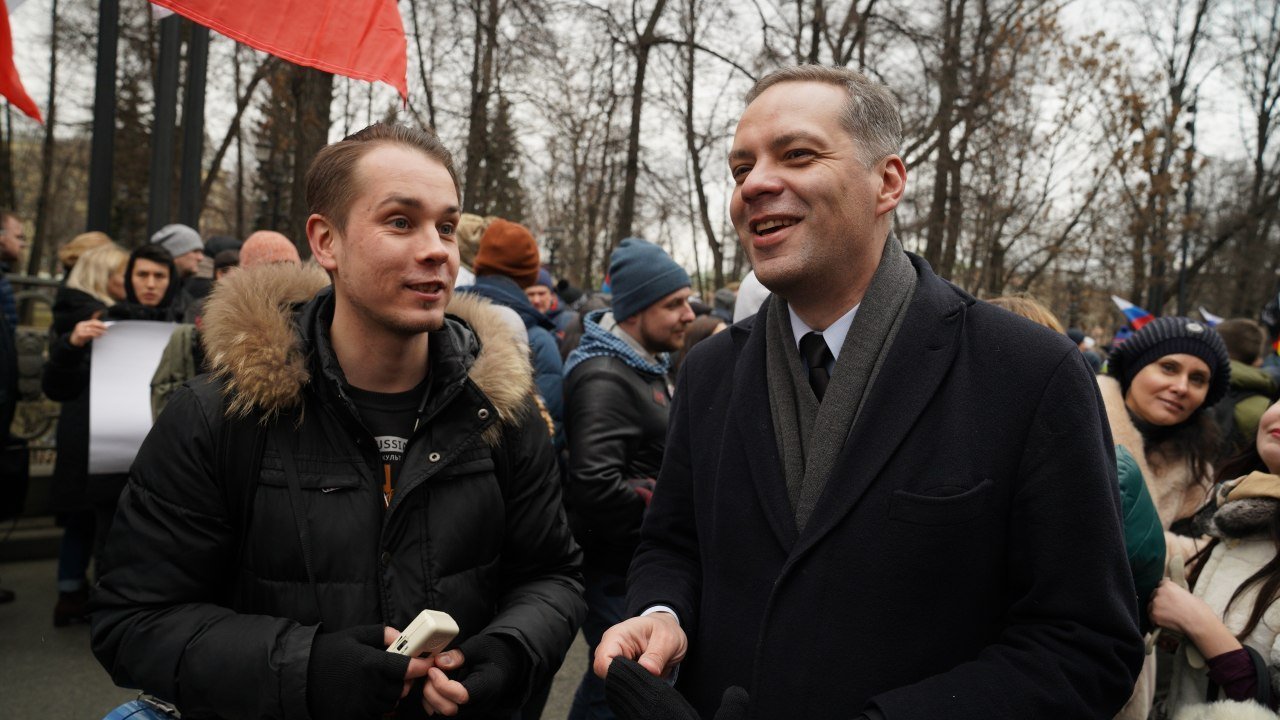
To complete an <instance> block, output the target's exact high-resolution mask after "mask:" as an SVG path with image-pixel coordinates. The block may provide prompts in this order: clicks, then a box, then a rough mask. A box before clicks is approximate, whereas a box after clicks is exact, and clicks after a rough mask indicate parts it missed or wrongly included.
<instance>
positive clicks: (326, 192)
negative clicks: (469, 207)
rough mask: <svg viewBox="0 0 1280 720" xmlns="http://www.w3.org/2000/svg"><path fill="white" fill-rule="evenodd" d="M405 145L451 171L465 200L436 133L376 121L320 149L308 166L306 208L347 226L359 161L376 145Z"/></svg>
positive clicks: (339, 225) (454, 184)
mask: <svg viewBox="0 0 1280 720" xmlns="http://www.w3.org/2000/svg"><path fill="white" fill-rule="evenodd" d="M383 144H388V145H402V146H404V147H408V148H413V149H415V150H419V151H421V152H422V153H423V154H424V155H426V156H427V157H429V158H431V159H432V160H435V161H436V162H438V163H440V164H441V165H443V166H444V168H445V170H448V171H449V177H451V178H453V189H454V191H455V192H457V193H458V200H459V202H461V200H462V190H461V187H460V186H459V184H458V172H457V170H456V169H454V166H453V155H451V154H450V153H449V151H448V149H446V148H445V146H444V144H443V143H441V142H440V138H438V137H436V134H435V133H434V132H431V131H430V130H425V129H419V128H413V127H406V126H404V125H389V124H387V123H374V124H373V125H370V126H369V127H367V128H365V129H363V130H360V131H358V132H355V133H352V134H351V135H348V136H346V137H345V138H343V139H342V140H339V141H338V142H336V143H333V144H331V145H326V146H325V147H324V148H321V150H320V152H318V153H316V156H315V159H313V160H312V161H311V166H310V167H309V168H307V209H308V211H309V212H311V213H313V214H317V215H323V216H325V217H326V218H328V219H329V220H330V221H331V222H333V223H334V224H335V225H336V226H337V227H338V228H341V229H346V227H347V213H348V212H350V210H351V203H353V202H355V197H356V194H357V193H359V191H360V188H359V187H357V183H356V181H355V168H356V163H358V162H359V161H360V158H362V157H364V156H365V154H366V153H368V152H369V151H370V150H372V149H374V148H375V147H377V146H379V145H383Z"/></svg>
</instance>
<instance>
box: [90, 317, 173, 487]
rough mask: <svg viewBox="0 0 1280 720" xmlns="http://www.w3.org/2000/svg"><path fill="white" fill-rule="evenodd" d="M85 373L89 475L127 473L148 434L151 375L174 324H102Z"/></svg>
mask: <svg viewBox="0 0 1280 720" xmlns="http://www.w3.org/2000/svg"><path fill="white" fill-rule="evenodd" d="M107 326H108V328H109V329H108V330H107V334H106V335H103V336H102V337H100V338H97V339H96V340H94V341H93V349H92V352H93V362H92V363H91V366H90V372H89V473H90V474H94V475H96V474H101V473H120V472H128V471H129V466H130V465H132V464H133V458H134V456H136V455H137V454H138V448H140V447H142V440H143V438H145V437H146V436H147V432H148V431H150V430H151V376H153V375H155V373H156V367H157V366H158V365H159V364H160V355H161V354H162V353H163V352H164V348H165V346H166V345H168V344H169V336H170V335H172V334H173V330H174V328H176V327H177V325H176V324H175V323H167V322H148V321H142V320H124V321H121V322H115V323H107Z"/></svg>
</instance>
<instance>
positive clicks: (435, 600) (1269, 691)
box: [0, 66, 1280, 720]
mask: <svg viewBox="0 0 1280 720" xmlns="http://www.w3.org/2000/svg"><path fill="white" fill-rule="evenodd" d="M901 134H902V129H901V120H900V118H899V115H898V110H897V104H896V101H895V100H894V98H893V95H892V94H891V93H890V92H889V91H888V90H887V89H886V88H885V87H884V86H882V85H879V84H877V83H875V82H873V81H871V80H869V79H867V78H866V77H864V76H862V75H861V74H859V73H856V72H853V71H849V70H846V69H840V68H826V67H821V66H797V67H791V68H785V69H782V70H779V71H776V72H774V73H771V74H770V75H768V76H766V77H765V78H763V79H762V80H761V81H760V82H759V83H758V84H757V85H756V87H755V88H754V89H753V90H752V91H751V93H750V94H749V95H748V98H747V104H746V108H745V110H744V113H743V115H742V117H741V120H740V122H739V124H738V127H737V131H736V134H735V136H734V141H733V147H732V150H731V152H730V154H729V170H730V173H731V175H732V177H733V179H734V183H735V185H734V191H733V197H732V199H731V202H730V216H731V218H732V220H733V223H734V226H735V228H736V230H737V232H738V235H739V239H740V241H741V243H742V246H743V249H744V251H745V252H746V254H747V256H748V258H749V259H750V261H751V265H752V268H753V269H752V272H751V273H750V274H749V275H748V276H747V277H746V278H744V279H743V281H742V283H741V284H740V285H739V286H738V287H737V291H736V293H735V292H734V291H733V290H727V291H721V292H717V293H716V294H715V295H714V296H713V297H708V298H699V297H697V296H696V295H695V293H694V292H693V287H692V286H693V283H692V281H691V278H690V277H689V275H688V274H687V272H686V271H685V270H684V269H683V268H682V267H681V266H680V265H679V264H677V263H676V262H675V261H674V260H673V259H672V258H671V257H670V256H669V255H668V253H667V252H665V251H664V250H663V249H662V248H661V247H659V246H657V245H655V244H653V243H650V242H647V241H645V240H643V239H641V238H638V237H631V238H625V239H621V240H620V241H619V242H618V243H617V245H616V247H615V248H614V250H613V251H612V253H611V255H610V257H609V265H608V271H609V272H608V276H607V279H606V282H605V284H604V286H603V287H602V288H601V289H600V290H599V291H592V292H584V291H582V290H580V289H578V288H575V287H573V286H572V285H571V284H570V283H568V282H567V281H566V280H564V279H561V280H559V281H557V280H556V278H555V277H554V275H553V271H554V268H550V267H547V266H546V265H545V264H544V263H543V261H542V257H541V255H540V252H539V249H538V244H537V241H536V239H535V237H534V235H533V233H532V232H531V231H530V230H529V229H528V228H527V227H524V226H523V225H521V224H519V223H517V222H513V221H511V220H508V219H503V218H495V217H481V216H477V215H472V214H469V213H464V212H463V211H462V204H461V202H460V197H459V191H458V179H457V174H456V171H455V169H454V166H453V160H452V157H451V155H450V154H449V152H448V150H447V149H446V148H445V147H444V146H443V145H442V144H441V143H440V141H439V140H438V139H437V138H436V137H435V136H434V135H433V134H431V133H430V132H429V131H423V130H418V129H411V128H406V127H400V126H394V125H386V124H377V125H373V126H370V127H369V128H366V129H364V130H361V131H359V132H357V133H355V134H353V135H351V136H349V137H347V138H345V139H344V140H342V141H340V142H336V143H334V144H331V145H329V146H327V147H326V148H324V149H323V150H322V151H321V152H320V153H319V155H318V156H317V157H316V159H315V160H314V162H313V163H312V165H311V167H310V169H309V171H308V174H307V188H306V199H307V203H308V206H309V208H310V211H311V215H310V218H309V219H308V221H307V225H306V238H305V240H304V241H301V242H300V244H301V245H303V246H305V247H306V248H307V249H309V251H310V253H309V254H310V256H311V257H312V258H313V260H311V261H308V262H306V263H304V262H303V261H302V259H301V257H300V255H299V253H298V250H297V248H298V246H299V245H298V244H295V243H294V242H293V241H292V240H290V239H289V238H286V237H284V236H282V235H280V234H278V233H274V232H268V231H260V232H256V233H254V234H252V235H251V236H249V237H248V238H246V239H245V240H244V242H243V243H241V242H239V241H237V240H235V239H232V238H223V237H218V238H210V239H209V240H208V241H206V240H204V239H203V238H201V236H200V235H199V233H198V232H197V231H196V230H194V229H192V228H189V227H186V226H183V225H169V226H166V227H164V228H162V229H161V230H160V231H158V232H157V233H156V234H155V235H154V236H153V237H152V238H151V242H149V243H147V244H145V245H143V246H142V247H139V248H137V249H135V250H133V251H132V252H129V251H126V250H125V249H123V248H121V247H120V246H119V245H117V244H116V243H114V242H112V241H111V239H110V238H108V237H106V236H105V235H103V234H101V233H86V234H85V235H82V236H79V237H77V238H76V239H74V240H73V241H72V242H71V243H69V244H68V245H67V246H66V248H64V249H65V253H64V254H63V255H61V256H60V257H61V258H62V260H63V263H64V265H65V268H66V270H67V275H66V279H65V282H64V283H63V285H62V286H61V287H60V288H59V291H58V296H57V300H56V303H55V305H54V311H53V323H52V326H51V328H50V345H49V355H48V361H47V363H46V365H45V369H44V376H43V387H44V391H45V393H46V394H47V395H48V396H49V397H50V398H51V399H54V400H58V401H60V402H61V403H62V412H61V417H60V420H59V424H58V430H57V433H58V435H57V445H58V455H57V466H56V468H55V476H54V499H55V509H56V511H57V513H58V519H59V522H60V524H61V525H62V526H63V527H64V528H65V532H64V535H63V539H62V545H61V551H60V554H59V558H58V571H57V578H56V582H57V584H58V590H59V600H58V603H57V606H56V607H55V608H54V624H55V625H65V624H68V623H72V622H80V621H86V620H89V621H91V623H92V628H91V629H92V646H93V651H94V653H95V654H96V655H97V657H98V658H99V660H100V661H101V662H102V664H103V666H104V667H105V668H106V669H107V671H108V672H109V673H110V674H111V676H112V678H113V679H114V680H115V681H116V682H117V683H118V684H120V685H122V686H125V687H131V688H139V689H141V690H143V691H144V692H146V693H148V694H150V695H153V696H155V697H157V698H159V699H161V700H163V701H165V702H166V703H171V704H172V705H174V706H175V707H176V708H178V709H179V710H180V711H181V712H182V713H183V715H184V716H186V717H221V718H258V717H310V718H319V719H325V718H380V717H385V716H388V715H389V714H394V716H395V717H401V718H408V717H420V716H423V715H435V714H441V715H446V716H451V715H459V716H466V717H493V718H525V719H529V720H531V719H533V718H537V717H540V716H541V715H542V712H543V705H544V703H545V701H546V698H547V693H548V691H549V689H550V683H551V679H552V677H553V676H554V675H555V673H556V672H557V670H558V669H559V668H560V666H561V664H562V663H563V661H564V658H565V656H566V653H567V651H568V649H569V646H570V644H571V643H572V641H573V639H574V637H575V636H576V634H577V633H578V632H582V633H583V636H584V638H585V640H586V643H587V646H588V648H589V657H588V662H587V667H583V668H575V669H574V671H575V673H576V672H577V671H578V670H581V673H582V675H581V679H580V680H579V684H578V687H577V691H576V693H575V695H574V698H573V705H572V709H571V710H570V714H569V717H570V718H571V719H573V720H586V719H607V718H615V717H616V718H621V719H622V720H629V719H630V718H698V717H703V718H710V717H715V718H718V719H720V720H734V719H735V718H747V717H797V718H825V717H833V718H834V717H842V718H857V719H864V720H900V719H907V718H962V719H963V718H975V719H976V718H982V719H983V720H987V719H988V718H1011V719H1012V718H1019V719H1021V718H1031V717H1045V718H1057V717H1061V718H1084V717H1091V718H1104V719H1105V718H1124V719H1126V720H1127V719H1130V718H1133V719H1145V718H1155V719H1156V720H1166V719H1172V720H1185V719H1186V718H1200V717H1205V718H1252V717H1275V714H1274V713H1275V711H1276V709H1277V707H1280V402H1277V401H1278V400H1280V358H1277V356H1276V352H1275V351H1274V349H1273V348H1272V346H1271V345H1269V340H1270V339H1271V336H1272V335H1274V333H1273V332H1269V329H1268V328H1266V327H1264V326H1262V325H1260V324H1259V323H1257V322H1254V321H1253V320H1249V319H1243V318H1237V319H1231V320H1228V321H1225V322H1222V323H1220V324H1216V327H1215V324H1214V323H1210V322H1208V321H1198V320H1194V319H1191V318H1186V317H1160V318H1156V319H1154V320H1152V321H1150V322H1148V323H1146V324H1145V325H1143V326H1141V327H1139V328H1136V331H1133V332H1131V333H1128V334H1127V336H1125V335H1122V334H1117V337H1116V338H1114V339H1111V340H1109V341H1106V342H1097V341H1094V339H1093V338H1092V337H1090V336H1089V335H1086V334H1085V333H1084V332H1082V331H1081V330H1080V329H1077V328H1064V327H1063V325H1062V324H1061V323H1060V322H1059V321H1058V319H1057V318H1055V317H1054V316H1053V314H1052V312H1050V311H1049V310H1047V309H1046V308H1045V307H1044V306H1043V305H1041V304H1039V303H1038V302H1036V301H1035V300H1034V299H1033V298H1029V297H1005V298H997V299H994V300H992V301H991V302H985V301H981V300H977V299H975V298H974V297H972V296H970V295H968V294H967V293H965V292H963V291H961V290H959V289H958V288H957V287H955V286H954V285H952V284H950V283H948V282H947V281H945V280H944V279H942V278H939V277H938V276H937V275H935V274H934V273H933V271H932V269H931V268H930V267H929V265H928V264H927V263H925V262H924V261H923V260H922V259H920V258H919V257H917V256H914V255H912V254H910V253H907V252H905V251H904V250H903V248H902V246H901V244H900V243H899V242H898V240H897V238H896V237H895V236H894V235H893V233H892V232H891V227H892V219H893V212H894V209H895V207H896V206H897V205H898V203H899V202H900V200H901V198H902V197H903V192H904V188H905V186H906V183H907V169H906V167H905V166H904V165H903V162H902V160H901V158H900V157H899V156H898V154H897V152H898V148H899V147H900V145H901V142H902V137H901ZM0 237H2V236H0ZM300 240H301V239H300ZM0 247H4V245H3V243H0ZM3 290H4V288H3V287H2V286H0V291H3ZM3 300H4V293H3V292H0V301H3ZM7 307H8V306H5V308H6V312H7ZM0 319H4V316H3V315H0ZM117 320H141V321H164V322H172V323H175V324H176V325H175V327H176V329H175V330H174V332H173V334H172V336H171V338H170V341H169V344H168V347H166V349H165V350H164V353H163V355H162V357H161V360H160V362H159V365H158V367H157V368H156V371H155V374H154V377H153V380H152V384H151V393H152V396H151V399H152V408H153V411H154V425H153V426H152V428H151V431H150V433H149V434H148V436H147V438H146V440H145V441H144V442H143V443H142V446H141V448H140V449H139V450H138V453H137V457H136V459H135V460H134V462H133V466H132V469H131V470H130V471H129V472H128V473H120V474H112V475H90V474H89V469H88V468H89V462H88V456H89V431H90V428H89V399H90V392H89V390H90V388H89V385H90V376H91V375H90V368H91V363H92V359H93V345H94V341H95V340H97V339H99V338H101V337H103V336H104V335H106V334H109V333H110V332H111V322H112V321H117ZM6 322H8V321H7V320H6ZM6 327H7V326H6ZM695 346H696V347H695ZM3 419H5V418H3V417H0V420H3ZM91 566H92V568H93V582H90V577H89V576H90V567H91ZM91 588H92V590H91ZM424 609H433V610H439V611H443V612H447V613H449V614H450V615H451V616H452V617H453V618H454V619H455V620H456V622H457V625H458V628H459V633H458V635H457V637H456V638H455V639H454V640H453V641H452V642H451V643H450V645H449V647H448V649H447V650H446V651H443V652H439V653H436V654H432V655H427V656H419V657H412V658H411V657H406V656H403V655H400V654H397V653H394V652H387V648H388V645H390V644H391V643H392V641H393V640H394V639H395V638H396V637H397V635H398V634H399V632H400V631H401V630H403V629H404V628H406V627H407V626H408V624H409V623H410V622H411V621H412V620H413V619H414V617H415V616H416V615H417V614H418V613H419V611H421V610H424Z"/></svg>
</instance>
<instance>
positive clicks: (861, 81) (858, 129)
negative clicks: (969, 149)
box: [747, 65, 902, 167]
mask: <svg viewBox="0 0 1280 720" xmlns="http://www.w3.org/2000/svg"><path fill="white" fill-rule="evenodd" d="M785 82H819V83H826V84H828V85H835V86H837V87H841V88H844V91H845V94H846V95H847V96H848V99H847V100H846V101H845V104H844V108H843V110H842V111H841V113H840V124H841V125H842V126H843V127H844V129H845V130H847V131H848V133H849V135H851V136H852V137H853V140H854V142H855V143H856V144H857V146H858V157H859V159H860V160H861V161H862V164H863V165H865V166H867V167H871V166H873V165H875V164H876V163H878V162H880V161H881V160H883V159H884V158H886V157H888V156H889V155H894V154H896V153H897V152H898V151H899V149H900V148H901V147H902V116H901V114H900V113H899V112H898V100H897V98H895V97H894V96H893V93H891V92H889V88H888V87H887V86H885V85H881V84H880V83H878V82H876V81H874V80H872V79H871V78H868V77H867V76H866V75H863V74H862V73H860V72H858V71H856V70H850V69H849V68H843V67H828V66H826V65H792V66H791V67H785V68H782V69H779V70H774V71H773V72H771V73H769V74H768V75H765V76H764V77H762V78H760V79H759V80H757V81H756V84H755V86H753V87H752V88H751V91H750V92H748V93H747V104H748V105H750V104H751V103H752V102H753V101H755V99H756V98H758V97H760V95H761V93H763V92H764V91H765V90H768V89H769V88H771V87H773V86H774V85H778V84H781V83H785Z"/></svg>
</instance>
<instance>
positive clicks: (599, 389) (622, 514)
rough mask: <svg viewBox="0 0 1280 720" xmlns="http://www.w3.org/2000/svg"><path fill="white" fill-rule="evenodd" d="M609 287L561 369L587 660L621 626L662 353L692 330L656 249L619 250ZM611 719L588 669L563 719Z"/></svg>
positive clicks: (650, 474) (658, 430)
mask: <svg viewBox="0 0 1280 720" xmlns="http://www.w3.org/2000/svg"><path fill="white" fill-rule="evenodd" d="M609 277H610V278H611V279H612V283H613V306H612V308H611V309H605V310H597V311H595V312H593V313H591V314H589V315H588V316H587V317H586V318H585V321H584V323H583V328H584V332H583V335H582V342H581V343H580V344H579V345H578V347H577V349H575V350H574V351H573V352H572V353H570V354H569V358H568V361H567V362H566V364H565V407H566V416H565V423H566V427H567V431H568V437H569V471H568V480H567V482H566V484H565V500H566V502H567V503H568V506H569V520H570V522H571V524H572V525H573V531H574V535H575V536H576V537H577V538H578V542H580V543H581V544H582V547H583V552H584V554H585V563H584V568H583V571H584V574H585V576H586V585H587V605H588V608H587V620H586V624H585V625H584V626H583V633H584V634H585V636H586V640H587V646H588V648H589V650H590V651H591V652H592V653H594V652H595V646H596V645H597V644H598V643H599V642H600V635H601V633H603V632H604V631H605V630H606V629H608V628H609V627H610V626H612V625H614V624H615V623H618V622H621V621H622V619H623V618H624V617H625V615H624V614H623V610H624V607H625V605H626V575H627V565H628V564H630V562H631V556H632V555H633V554H634V553H635V551H636V543H638V542H639V540H640V521H641V519H642V518H643V516H644V509H645V507H647V506H648V504H649V497H650V495H651V494H652V492H653V485H654V479H655V478H657V477H658V471H659V469H660V468H661V467H662V449H663V447H664V446H665V444H666V438H667V408H668V407H670V405H671V385H670V377H669V371H670V368H671V361H670V358H669V357H668V355H667V353H669V352H672V351H675V350H679V349H680V348H681V347H683V346H684V335H685V330H686V329H687V328H688V327H689V323H691V322H693V308H691V307H690V306H689V295H690V290H689V275H688V274H687V273H686V272H685V271H684V269H683V268H681V267H680V266H679V265H677V264H676V263H675V261H673V260H672V259H671V258H670V257H668V256H667V254H666V253H665V252H663V250H662V248H660V247H658V246H657V245H654V244H652V243H649V242H645V241H644V240H641V239H640V238H627V239H625V240H623V241H622V243H621V244H619V245H618V248H617V249H616V250H614V251H613V256H612V257H611V258H610V261H609ZM611 717H613V714H612V713H611V712H610V711H609V708H608V706H607V705H606V704H605V699H604V683H603V682H601V680H600V678H598V677H596V676H595V673H593V672H591V668H590V662H588V667H587V671H586V674H585V675H584V676H583V678H582V683H581V684H580V685H579V686H578V691H577V693H576V694H575V695H574V698H573V709H572V711H571V712H570V714H569V718H570V720H585V719H587V718H592V719H599V718H611Z"/></svg>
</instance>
